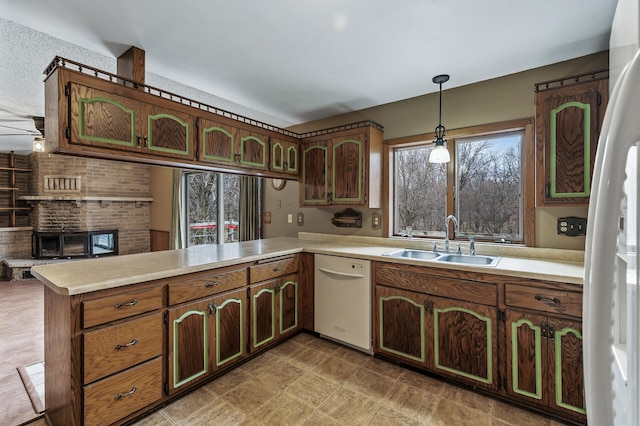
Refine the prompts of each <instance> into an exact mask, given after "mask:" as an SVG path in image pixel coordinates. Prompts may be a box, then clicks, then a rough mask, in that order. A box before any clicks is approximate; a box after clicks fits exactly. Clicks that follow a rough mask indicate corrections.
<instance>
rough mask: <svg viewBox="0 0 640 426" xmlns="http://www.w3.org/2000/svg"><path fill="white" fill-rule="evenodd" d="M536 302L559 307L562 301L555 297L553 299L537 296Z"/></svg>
mask: <svg viewBox="0 0 640 426" xmlns="http://www.w3.org/2000/svg"><path fill="white" fill-rule="evenodd" d="M535 298H536V300H540V301H543V302H544V303H546V304H547V305H550V306H551V305H559V304H560V299H558V298H557V297H554V298H553V299H551V298H549V297H542V296H540V295H539V294H536V296H535Z"/></svg>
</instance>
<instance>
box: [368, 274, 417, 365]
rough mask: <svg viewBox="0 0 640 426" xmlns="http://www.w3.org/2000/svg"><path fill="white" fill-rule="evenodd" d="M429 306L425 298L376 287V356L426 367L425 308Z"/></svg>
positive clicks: (393, 289)
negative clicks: (377, 354)
mask: <svg viewBox="0 0 640 426" xmlns="http://www.w3.org/2000/svg"><path fill="white" fill-rule="evenodd" d="M428 303H429V301H428V299H427V297H426V295H424V294H420V293H415V292H411V291H406V290H400V289H396V288H391V287H384V286H376V310H375V312H376V314H377V323H376V324H375V328H374V331H375V332H376V334H377V335H376V338H374V342H375V343H374V344H375V352H378V353H383V354H385V355H386V356H389V357H391V358H395V359H397V360H399V361H402V362H406V363H409V364H417V365H418V366H425V365H426V363H427V359H426V356H427V355H426V350H425V349H426V342H425V341H426V336H427V334H426V328H425V305H428Z"/></svg>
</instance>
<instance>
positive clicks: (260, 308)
mask: <svg viewBox="0 0 640 426" xmlns="http://www.w3.org/2000/svg"><path fill="white" fill-rule="evenodd" d="M298 289H299V286H298V276H297V274H292V275H286V276H284V277H282V278H276V279H272V280H269V281H265V282H262V283H258V284H253V285H251V287H250V290H249V297H250V300H251V313H250V317H251V342H250V350H251V352H255V351H257V350H259V349H262V348H263V347H266V346H268V345H270V344H272V343H274V342H277V341H279V340H280V339H281V338H282V337H284V336H286V335H288V334H291V333H293V332H295V331H297V330H299V329H300V321H299V311H298V306H299V302H298V300H299V294H298V293H299V291H298Z"/></svg>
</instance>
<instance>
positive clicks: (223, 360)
mask: <svg viewBox="0 0 640 426" xmlns="http://www.w3.org/2000/svg"><path fill="white" fill-rule="evenodd" d="M229 303H237V304H238V305H240V335H239V336H238V337H239V338H240V344H239V345H238V347H239V348H240V350H239V351H238V352H237V353H235V354H233V355H230V356H228V357H227V358H225V359H220V335H221V331H220V315H217V314H216V366H218V367H219V366H221V365H223V364H226V363H227V362H229V361H232V360H234V359H236V358H238V357H240V356H242V354H243V348H244V345H243V342H244V303H243V301H242V299H227V300H225V301H224V303H222V304H221V305H220V306H218V307H216V312H219V311H221V310H222V309H224V307H225V306H227V305H228V304H229Z"/></svg>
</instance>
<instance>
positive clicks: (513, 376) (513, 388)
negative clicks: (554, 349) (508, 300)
mask: <svg viewBox="0 0 640 426" xmlns="http://www.w3.org/2000/svg"><path fill="white" fill-rule="evenodd" d="M546 321H547V319H546V317H545V316H543V315H534V314H529V313H524V312H520V311H513V310H507V311H506V321H505V323H506V332H507V339H506V359H507V371H506V373H507V389H506V390H507V393H509V395H511V396H513V397H516V398H519V399H523V400H525V401H527V402H528V403H529V404H530V405H532V406H535V405H538V404H541V405H546V404H547V400H548V396H547V392H546V391H545V385H546V371H547V368H546V348H547V344H546V343H547V342H546V339H545V336H543V334H542V324H545V323H546ZM545 330H546V328H545Z"/></svg>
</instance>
